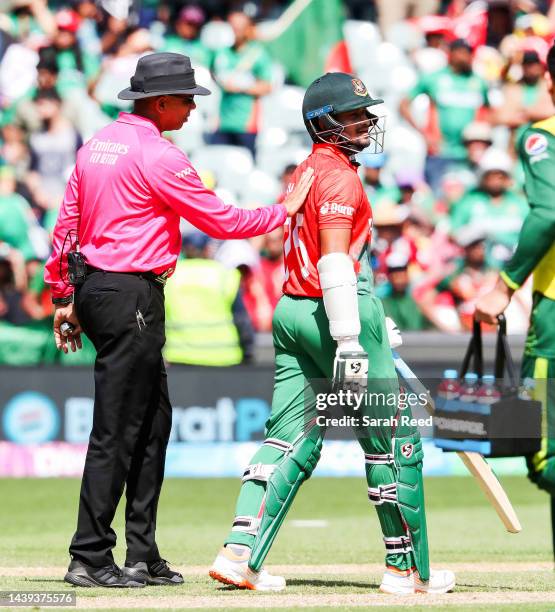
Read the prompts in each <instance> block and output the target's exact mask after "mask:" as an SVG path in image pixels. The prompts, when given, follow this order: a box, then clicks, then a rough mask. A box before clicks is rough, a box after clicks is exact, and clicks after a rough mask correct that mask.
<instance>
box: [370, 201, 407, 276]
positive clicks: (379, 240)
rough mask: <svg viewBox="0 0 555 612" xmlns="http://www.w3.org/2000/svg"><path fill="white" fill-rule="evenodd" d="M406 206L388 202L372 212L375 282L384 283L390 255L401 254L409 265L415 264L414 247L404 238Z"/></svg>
mask: <svg viewBox="0 0 555 612" xmlns="http://www.w3.org/2000/svg"><path fill="white" fill-rule="evenodd" d="M409 212H410V211H409V208H408V206H404V205H398V204H395V203H393V202H388V203H386V204H384V205H383V206H380V207H379V208H378V210H376V211H374V212H373V226H374V228H375V234H374V236H373V242H372V250H373V255H374V258H375V262H374V268H375V269H376V272H377V275H376V282H377V283H378V284H379V283H380V282H384V281H385V279H386V274H387V265H386V261H387V258H388V257H389V255H391V253H393V252H395V253H401V254H403V255H404V256H406V257H407V259H408V261H409V264H413V263H415V262H416V247H415V245H414V243H413V242H412V241H411V240H408V239H407V238H406V237H405V236H404V228H405V224H406V220H407V218H408V216H409Z"/></svg>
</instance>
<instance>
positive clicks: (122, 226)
mask: <svg viewBox="0 0 555 612" xmlns="http://www.w3.org/2000/svg"><path fill="white" fill-rule="evenodd" d="M179 217H183V218H185V219H187V221H190V222H191V223H192V224H193V225H194V226H196V227H197V228H198V229H200V230H201V231H203V232H205V233H206V234H209V235H210V236H212V237H214V238H248V237H250V236H257V235H259V234H264V233H266V232H270V231H272V230H273V229H275V228H276V227H279V226H280V225H283V223H284V222H285V220H286V218H287V211H286V209H285V207H284V206H283V205H282V204H275V205H274V206H267V207H265V208H258V209H256V210H244V209H241V208H236V207H234V206H230V205H228V204H224V202H222V201H221V200H220V199H219V198H218V197H217V196H216V195H215V194H214V192H213V191H210V190H209V189H206V187H205V186H204V185H203V184H202V181H201V180H200V178H199V176H198V174H197V173H196V171H195V169H194V168H193V166H192V165H191V162H190V161H189V159H188V157H187V156H186V155H185V154H184V153H183V151H181V150H180V149H178V148H177V147H175V146H174V145H173V144H172V143H170V142H169V141H168V140H166V139H165V138H163V137H162V136H161V135H160V132H159V130H158V128H157V127H156V126H155V125H154V123H152V121H150V120H149V119H145V118H144V117H140V116H138V115H133V114H130V113H121V114H120V115H119V117H118V119H117V120H116V121H114V122H113V123H111V124H110V125H108V126H107V127H105V128H104V129H102V130H100V131H99V132H98V133H97V134H96V135H95V136H94V137H93V138H91V140H89V141H88V142H87V143H86V144H85V145H84V146H83V147H81V149H79V152H78V153H77V163H76V165H75V169H74V170H73V173H72V174H71V177H70V179H69V182H68V185H67V187H66V191H65V194H64V200H63V203H62V206H61V208H60V212H59V214H58V221H57V223H56V227H55V229H54V236H53V250H52V254H51V256H50V258H49V260H48V262H47V264H46V270H45V274H44V278H45V281H46V282H47V283H48V284H49V285H50V286H51V287H52V294H53V296H54V297H64V296H67V295H69V294H71V293H72V292H73V287H72V286H68V285H66V284H65V282H64V280H62V278H61V277H60V257H61V254H62V245H63V243H64V240H65V237H66V235H67V233H68V231H69V230H71V229H72V230H75V231H78V234H79V243H80V245H81V252H82V253H83V255H84V256H85V259H86V260H87V263H88V264H90V265H91V266H94V267H95V268H100V269H102V270H108V271H111V272H146V271H155V272H157V273H158V272H162V271H164V270H167V269H168V268H173V267H174V266H175V262H176V260H177V256H178V254H179V252H180V248H181V234H180V231H179ZM74 237H75V234H72V239H74ZM69 244H70V240H69V239H68V240H67V242H66V247H65V251H64V254H65V253H66V252H67V250H68V247H69ZM62 263H63V265H62V274H63V278H64V279H66V280H67V275H66V270H67V265H66V264H67V259H66V257H65V256H64V258H63V262H62Z"/></svg>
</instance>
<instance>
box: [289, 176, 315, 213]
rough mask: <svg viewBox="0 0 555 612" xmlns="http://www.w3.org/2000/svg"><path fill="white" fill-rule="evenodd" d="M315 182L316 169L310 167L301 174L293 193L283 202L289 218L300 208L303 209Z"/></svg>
mask: <svg viewBox="0 0 555 612" xmlns="http://www.w3.org/2000/svg"><path fill="white" fill-rule="evenodd" d="M313 182H314V168H312V167H310V166H308V168H306V170H305V171H304V172H303V173H302V174H301V177H300V178H299V180H298V182H297V184H296V185H295V187H294V188H293V190H292V191H291V193H288V194H287V197H286V198H285V200H283V205H284V206H285V208H286V209H287V216H288V217H292V216H293V215H294V214H296V213H297V211H298V210H299V208H301V206H302V205H303V204H304V201H305V200H306V196H307V195H308V192H309V191H310V188H311V187H312V183H313Z"/></svg>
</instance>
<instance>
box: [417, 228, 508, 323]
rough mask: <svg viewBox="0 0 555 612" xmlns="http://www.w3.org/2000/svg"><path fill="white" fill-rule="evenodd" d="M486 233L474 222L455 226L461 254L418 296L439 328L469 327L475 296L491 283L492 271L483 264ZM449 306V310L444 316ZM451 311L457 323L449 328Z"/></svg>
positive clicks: (493, 278) (495, 276)
mask: <svg viewBox="0 0 555 612" xmlns="http://www.w3.org/2000/svg"><path fill="white" fill-rule="evenodd" d="M486 237H487V233H486V232H485V231H484V230H483V229H482V228H480V227H478V226H477V225H473V226H467V227H463V228H461V229H459V231H458V232H456V234H455V241H456V242H457V244H458V245H459V247H460V248H461V249H462V257H460V258H459V259H457V260H456V261H455V262H454V264H453V266H452V269H451V271H450V272H449V273H448V274H446V275H445V276H444V277H443V278H442V279H441V280H440V281H439V282H438V283H437V284H436V286H435V287H433V288H431V289H430V290H429V291H428V292H427V293H426V294H424V295H423V296H422V298H421V301H420V306H421V307H422V309H423V311H424V312H425V313H426V315H427V316H428V317H430V319H431V320H432V321H433V322H434V324H435V325H436V327H438V328H439V329H440V330H442V331H448V332H450V331H457V330H458V329H466V330H469V329H472V317H473V314H474V310H475V303H476V300H477V299H478V298H479V297H480V296H481V295H484V294H485V293H487V292H488V291H490V290H491V289H492V288H493V285H494V284H495V280H496V278H497V274H496V271H495V270H493V269H491V268H488V266H487V264H486V246H485V245H486ZM449 307H450V308H451V309H452V313H451V316H446V314H447V312H446V311H447V310H448V309H449ZM455 313H456V317H457V319H458V325H457V326H455V328H454V329H453V327H454V325H453V323H454V319H455V316H454V315H455Z"/></svg>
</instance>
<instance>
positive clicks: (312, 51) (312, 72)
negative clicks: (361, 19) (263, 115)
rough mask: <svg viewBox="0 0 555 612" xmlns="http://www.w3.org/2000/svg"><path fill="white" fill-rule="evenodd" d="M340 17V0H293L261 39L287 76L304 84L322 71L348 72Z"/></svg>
mask: <svg viewBox="0 0 555 612" xmlns="http://www.w3.org/2000/svg"><path fill="white" fill-rule="evenodd" d="M344 21H345V14H344V10H343V2H342V0H294V2H292V4H291V5H290V6H289V7H288V8H287V10H286V11H285V12H284V13H283V15H282V16H281V17H280V18H279V19H278V20H277V21H276V22H275V24H273V26H272V27H271V28H269V29H268V31H267V32H266V33H265V36H264V38H263V42H264V43H265V45H266V46H267V49H268V51H269V52H270V54H271V55H272V57H273V58H274V59H276V60H277V61H279V62H280V63H282V64H283V66H284V67H285V70H286V71H287V75H288V76H289V78H290V79H291V80H292V81H293V82H295V83H297V84H298V85H302V86H303V87H308V85H310V83H312V81H313V80H314V79H316V78H318V77H319V76H321V75H322V74H324V73H326V72H352V68H351V62H350V60H349V53H348V51H347V45H346V44H345V40H344V39H343V22H344Z"/></svg>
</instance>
